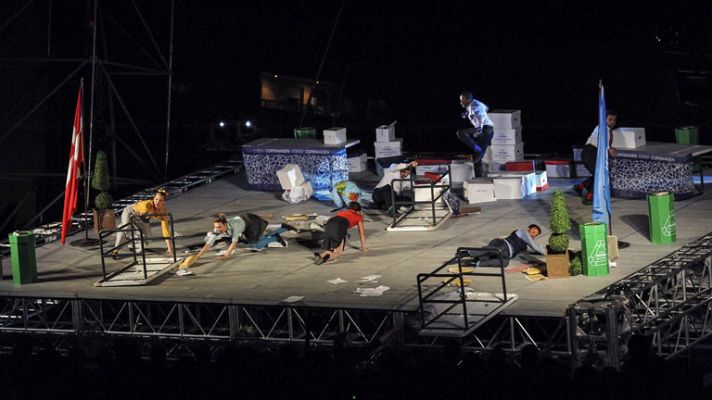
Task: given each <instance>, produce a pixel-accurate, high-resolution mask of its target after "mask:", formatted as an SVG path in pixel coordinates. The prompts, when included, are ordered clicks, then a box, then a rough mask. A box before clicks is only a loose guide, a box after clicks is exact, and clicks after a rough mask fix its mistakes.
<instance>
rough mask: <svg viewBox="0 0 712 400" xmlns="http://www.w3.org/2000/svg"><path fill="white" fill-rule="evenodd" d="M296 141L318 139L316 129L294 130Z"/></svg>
mask: <svg viewBox="0 0 712 400" xmlns="http://www.w3.org/2000/svg"><path fill="white" fill-rule="evenodd" d="M294 138H295V139H316V129H314V128H294Z"/></svg>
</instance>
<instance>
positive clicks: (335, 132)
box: [324, 128, 346, 145]
mask: <svg viewBox="0 0 712 400" xmlns="http://www.w3.org/2000/svg"><path fill="white" fill-rule="evenodd" d="M344 143H346V128H329V129H324V144H327V145H339V144H344Z"/></svg>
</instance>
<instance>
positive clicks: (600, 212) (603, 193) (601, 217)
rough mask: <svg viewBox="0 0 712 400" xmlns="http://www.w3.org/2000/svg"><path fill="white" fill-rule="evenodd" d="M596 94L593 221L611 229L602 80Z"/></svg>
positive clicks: (604, 103)
mask: <svg viewBox="0 0 712 400" xmlns="http://www.w3.org/2000/svg"><path fill="white" fill-rule="evenodd" d="M599 86H600V92H599V96H598V144H597V147H598V153H597V154H596V172H595V173H594V175H593V217H592V219H593V221H595V222H602V223H604V224H606V226H607V227H608V229H609V232H610V229H611V186H610V184H609V182H608V124H607V123H606V117H607V116H606V96H605V94H604V92H603V82H600V83H599Z"/></svg>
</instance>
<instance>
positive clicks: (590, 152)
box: [574, 109, 618, 206]
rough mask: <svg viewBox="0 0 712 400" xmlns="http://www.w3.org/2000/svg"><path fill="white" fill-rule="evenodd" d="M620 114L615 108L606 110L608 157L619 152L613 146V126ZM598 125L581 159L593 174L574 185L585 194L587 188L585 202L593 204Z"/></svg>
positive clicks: (576, 190) (579, 191) (575, 188)
mask: <svg viewBox="0 0 712 400" xmlns="http://www.w3.org/2000/svg"><path fill="white" fill-rule="evenodd" d="M617 119H618V115H617V114H616V112H615V111H613V110H610V109H608V110H606V125H607V126H608V157H615V156H616V154H617V152H616V149H614V148H613V147H612V144H613V128H614V127H615V126H616V122H617ZM597 145H598V125H596V127H595V128H593V132H591V136H589V137H588V140H587V141H586V145H585V146H584V148H583V151H582V152H581V161H582V162H583V165H584V166H585V167H586V169H587V170H588V172H590V173H591V176H589V177H588V178H586V179H585V180H584V181H583V182H581V183H579V184H578V185H574V191H575V192H576V193H578V194H579V196H581V195H583V191H584V189H585V190H586V195H585V196H584V198H583V204H585V205H587V206H588V205H591V204H593V190H592V189H593V177H594V176H595V175H596V158H597V156H598V147H596V146H597Z"/></svg>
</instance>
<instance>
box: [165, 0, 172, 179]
mask: <svg viewBox="0 0 712 400" xmlns="http://www.w3.org/2000/svg"><path fill="white" fill-rule="evenodd" d="M174 10H175V1H174V0H171V27H170V29H171V33H170V43H169V44H168V99H167V100H166V102H167V104H166V109H167V112H166V163H165V165H164V167H163V179H164V180H167V179H168V149H169V144H170V139H171V94H172V93H171V92H172V88H173V22H174Z"/></svg>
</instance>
